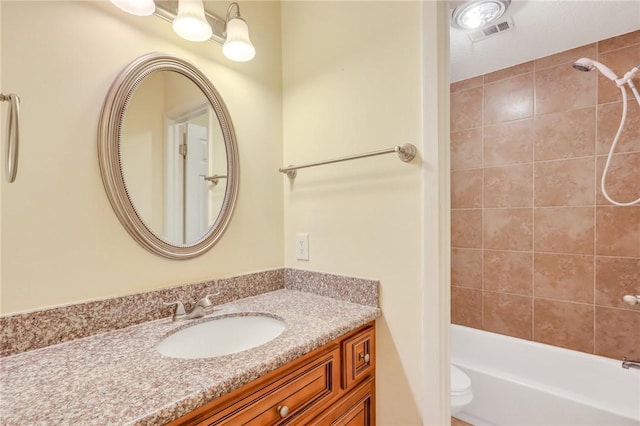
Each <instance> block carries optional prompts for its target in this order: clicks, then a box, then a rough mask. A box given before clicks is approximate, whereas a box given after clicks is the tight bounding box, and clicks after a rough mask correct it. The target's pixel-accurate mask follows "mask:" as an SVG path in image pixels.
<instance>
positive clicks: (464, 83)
mask: <svg viewBox="0 0 640 426" xmlns="http://www.w3.org/2000/svg"><path fill="white" fill-rule="evenodd" d="M482 84H483V76H481V75H479V76H477V77H471V78H467V79H466V80H460V81H456V82H455V83H451V93H454V92H461V91H463V90H468V89H473V88H476V87H481V86H482Z"/></svg>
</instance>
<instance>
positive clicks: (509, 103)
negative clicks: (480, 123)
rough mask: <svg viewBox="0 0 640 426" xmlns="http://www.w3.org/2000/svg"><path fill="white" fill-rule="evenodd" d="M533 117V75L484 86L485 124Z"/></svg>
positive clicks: (524, 75)
mask: <svg viewBox="0 0 640 426" xmlns="http://www.w3.org/2000/svg"><path fill="white" fill-rule="evenodd" d="M532 115H533V73H529V74H523V75H520V76H517V77H512V78H508V79H505V80H501V81H499V82H496V83H491V84H486V85H485V86H484V124H485V125H487V124H496V123H504V122H506V121H512V120H519V119H522V118H529V117H531V116H532Z"/></svg>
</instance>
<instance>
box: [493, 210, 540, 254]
mask: <svg viewBox="0 0 640 426" xmlns="http://www.w3.org/2000/svg"><path fill="white" fill-rule="evenodd" d="M483 238H484V248H485V249H493V250H514V251H531V248H532V244H533V241H532V240H533V209H530V208H522V209H484V219H483Z"/></svg>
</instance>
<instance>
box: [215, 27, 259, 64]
mask: <svg viewBox="0 0 640 426" xmlns="http://www.w3.org/2000/svg"><path fill="white" fill-rule="evenodd" d="M222 53H223V54H224V56H226V57H227V58H229V59H231V60H232V61H236V62H246V61H250V60H251V59H253V57H254V56H256V48H255V47H253V44H252V43H251V40H250V39H249V27H248V26H247V23H246V22H245V21H244V19H242V18H233V19H230V20H229V22H227V39H226V41H225V42H224V44H223V45H222Z"/></svg>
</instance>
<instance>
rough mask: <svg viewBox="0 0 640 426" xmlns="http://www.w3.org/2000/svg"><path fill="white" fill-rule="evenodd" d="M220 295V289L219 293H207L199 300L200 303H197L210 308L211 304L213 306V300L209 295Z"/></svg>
mask: <svg viewBox="0 0 640 426" xmlns="http://www.w3.org/2000/svg"><path fill="white" fill-rule="evenodd" d="M218 295H220V292H219V291H218V292H217V293H210V294H207V295H206V296H204V297H203V298H202V299H200V300H198V303H196V305H200V306H202V307H203V308H208V307H209V306H211V301H210V300H209V297H213V296H218Z"/></svg>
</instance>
